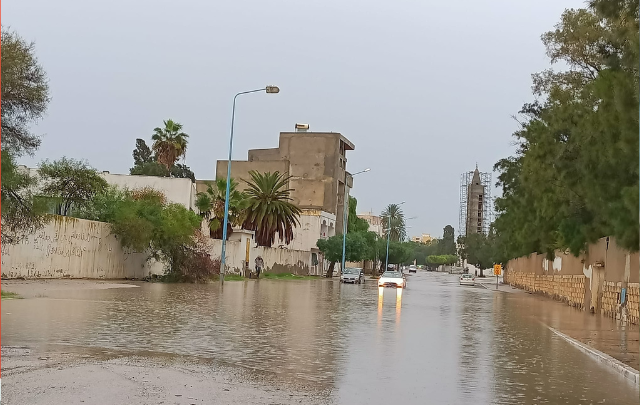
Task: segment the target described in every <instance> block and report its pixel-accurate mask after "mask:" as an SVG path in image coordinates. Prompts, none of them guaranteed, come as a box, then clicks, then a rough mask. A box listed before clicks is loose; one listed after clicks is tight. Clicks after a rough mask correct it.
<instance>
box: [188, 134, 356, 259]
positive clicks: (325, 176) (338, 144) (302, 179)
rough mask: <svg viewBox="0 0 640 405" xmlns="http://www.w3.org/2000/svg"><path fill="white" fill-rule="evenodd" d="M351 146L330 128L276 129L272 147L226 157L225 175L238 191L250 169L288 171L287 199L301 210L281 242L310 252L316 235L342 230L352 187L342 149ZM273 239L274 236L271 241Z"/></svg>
mask: <svg viewBox="0 0 640 405" xmlns="http://www.w3.org/2000/svg"><path fill="white" fill-rule="evenodd" d="M354 149H355V146H354V144H353V143H352V142H350V141H349V140H348V139H347V138H345V137H344V136H342V135H341V134H340V133H336V132H281V133H280V139H279V146H278V147H277V148H270V149H251V150H249V153H248V159H247V160H234V161H232V162H231V177H232V178H233V179H235V180H236V181H238V182H239V189H241V190H242V189H244V188H245V187H246V183H245V182H244V181H245V180H249V179H250V178H251V176H250V175H249V172H250V171H252V170H255V171H257V172H275V171H278V172H280V173H287V174H288V175H290V176H291V178H290V180H289V187H290V188H291V189H293V191H292V192H291V195H290V196H291V199H292V202H293V203H294V204H296V205H297V206H298V207H300V208H301V209H302V211H303V212H302V215H301V218H300V227H298V228H296V230H295V231H294V240H293V241H292V243H291V244H289V245H288V246H286V247H287V248H290V249H297V250H305V251H314V250H317V249H316V242H317V240H318V239H319V238H328V237H330V236H333V235H335V234H336V233H342V226H343V214H344V211H343V210H344V206H345V201H347V197H348V195H349V190H350V189H351V188H352V187H353V177H352V176H351V174H350V173H349V172H347V170H346V167H347V156H346V153H347V151H351V150H354ZM226 176H227V161H226V160H218V162H217V165H216V177H217V178H219V179H220V178H221V179H226ZM204 183H205V182H204V181H198V182H197V188H198V191H203V190H204V189H205V188H206V185H205V184H204ZM347 212H348V211H347ZM278 243H279V241H277V240H276V246H277V245H278Z"/></svg>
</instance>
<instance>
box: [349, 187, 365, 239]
mask: <svg viewBox="0 0 640 405" xmlns="http://www.w3.org/2000/svg"><path fill="white" fill-rule="evenodd" d="M357 207H358V200H356V198H355V197H352V196H349V212H348V217H347V232H348V233H352V232H367V231H368V230H369V223H368V222H367V221H366V220H364V219H362V218H360V217H358V209H357Z"/></svg>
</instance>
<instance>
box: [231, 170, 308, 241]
mask: <svg viewBox="0 0 640 405" xmlns="http://www.w3.org/2000/svg"><path fill="white" fill-rule="evenodd" d="M249 175H251V180H250V181H246V183H247V185H248V188H247V190H246V191H245V193H246V195H247V200H248V201H249V204H248V207H247V218H246V219H245V221H244V223H243V228H245V229H248V230H251V231H255V232H256V242H257V243H258V246H269V247H270V246H272V245H273V242H274V240H275V235H276V233H277V234H278V239H279V240H280V241H281V242H282V241H284V243H285V244H289V243H291V241H292V240H293V229H294V228H295V227H297V226H299V225H300V221H299V217H300V213H301V212H302V211H301V210H300V208H298V207H297V206H296V205H294V204H293V203H291V197H289V194H290V192H291V191H293V190H292V189H290V188H288V187H289V186H288V184H289V179H290V178H291V176H287V175H286V174H284V173H282V174H280V172H277V171H276V172H274V173H271V172H267V173H258V172H256V171H255V170H252V171H250V172H249Z"/></svg>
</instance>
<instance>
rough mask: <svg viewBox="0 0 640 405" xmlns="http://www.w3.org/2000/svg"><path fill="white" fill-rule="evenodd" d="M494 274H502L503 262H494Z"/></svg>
mask: <svg viewBox="0 0 640 405" xmlns="http://www.w3.org/2000/svg"><path fill="white" fill-rule="evenodd" d="M493 275H494V276H500V275H502V265H501V264H494V265H493Z"/></svg>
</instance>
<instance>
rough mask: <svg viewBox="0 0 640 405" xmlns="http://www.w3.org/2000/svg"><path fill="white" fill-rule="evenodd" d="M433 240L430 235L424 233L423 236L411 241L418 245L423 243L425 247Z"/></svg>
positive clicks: (413, 237) (415, 237)
mask: <svg viewBox="0 0 640 405" xmlns="http://www.w3.org/2000/svg"><path fill="white" fill-rule="evenodd" d="M432 240H433V238H432V237H431V235H429V234H428V233H423V234H422V235H421V236H412V237H411V241H412V242H416V243H422V244H424V245H426V244H428V243H431V241H432Z"/></svg>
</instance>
